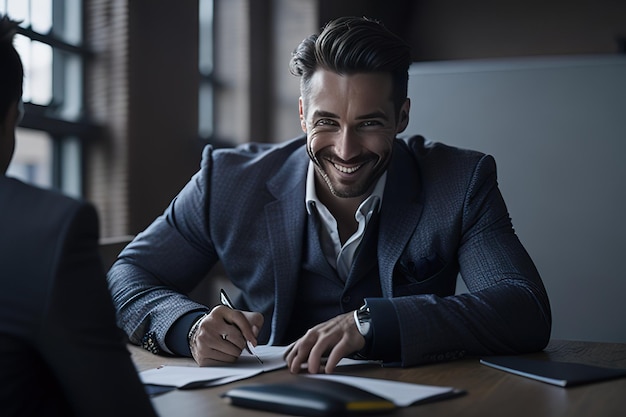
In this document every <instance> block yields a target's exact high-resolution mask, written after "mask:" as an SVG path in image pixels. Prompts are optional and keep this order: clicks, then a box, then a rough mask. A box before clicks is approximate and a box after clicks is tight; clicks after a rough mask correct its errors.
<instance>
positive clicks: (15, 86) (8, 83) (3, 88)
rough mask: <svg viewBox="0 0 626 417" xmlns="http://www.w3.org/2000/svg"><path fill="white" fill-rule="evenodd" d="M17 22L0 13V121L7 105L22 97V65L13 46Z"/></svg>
mask: <svg viewBox="0 0 626 417" xmlns="http://www.w3.org/2000/svg"><path fill="white" fill-rule="evenodd" d="M18 24H19V22H16V21H13V20H11V19H9V18H8V17H7V16H2V15H0V123H1V122H2V121H4V119H5V118H6V115H7V113H8V111H9V106H10V105H11V104H12V103H15V102H16V101H18V100H19V99H20V98H21V97H22V82H23V80H24V67H23V66H22V60H21V59H20V56H19V54H18V53H17V51H16V50H15V47H14V46H13V36H14V35H15V32H16V30H17V26H18Z"/></svg>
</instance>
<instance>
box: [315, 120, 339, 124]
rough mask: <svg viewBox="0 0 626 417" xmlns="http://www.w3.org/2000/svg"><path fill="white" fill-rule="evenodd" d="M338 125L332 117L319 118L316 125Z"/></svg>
mask: <svg viewBox="0 0 626 417" xmlns="http://www.w3.org/2000/svg"><path fill="white" fill-rule="evenodd" d="M334 125H336V123H335V121H334V120H331V119H319V120H318V121H316V122H315V126H334Z"/></svg>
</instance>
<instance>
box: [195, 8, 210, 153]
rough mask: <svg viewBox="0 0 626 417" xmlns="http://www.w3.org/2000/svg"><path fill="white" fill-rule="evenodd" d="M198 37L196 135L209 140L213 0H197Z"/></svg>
mask: <svg viewBox="0 0 626 417" xmlns="http://www.w3.org/2000/svg"><path fill="white" fill-rule="evenodd" d="M198 1H199V3H198V6H199V13H198V14H199V31H198V33H199V39H198V49H199V50H198V70H199V71H200V87H199V89H198V135H199V136H200V139H202V140H205V141H209V140H210V138H212V137H213V136H214V135H213V115H214V110H213V101H214V98H213V97H214V95H213V0H198Z"/></svg>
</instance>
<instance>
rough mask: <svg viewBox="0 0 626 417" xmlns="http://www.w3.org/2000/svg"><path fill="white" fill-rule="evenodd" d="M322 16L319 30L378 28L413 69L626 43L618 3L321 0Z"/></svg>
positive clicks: (622, 7) (610, 49) (610, 48)
mask: <svg viewBox="0 0 626 417" xmlns="http://www.w3.org/2000/svg"><path fill="white" fill-rule="evenodd" d="M319 10H320V13H319V16H320V25H322V24H323V23H324V22H327V21H328V20H329V19H332V18H335V17H338V16H341V15H366V16H369V17H374V18H377V19H379V20H381V21H382V22H383V23H384V24H385V25H386V26H387V27H388V28H389V29H391V30H393V31H394V32H395V33H397V34H398V35H400V36H402V37H404V38H405V39H407V40H408V41H409V42H410V43H411V45H412V47H413V58H414V60H415V61H438V60H450V59H473V58H498V57H512V56H532V55H562V54H568V55H575V54H598V53H600V54H602V53H616V52H619V51H620V50H621V49H623V39H624V37H625V36H626V19H625V18H624V16H626V1H623V0H506V1H502V0H475V1H466V0H417V1H410V0H398V1H374V0H363V1H361V0H346V1H335V0H321V1H320V6H319ZM620 39H622V40H621V42H622V44H621V46H620Z"/></svg>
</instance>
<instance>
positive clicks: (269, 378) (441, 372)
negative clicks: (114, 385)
mask: <svg viewBox="0 0 626 417" xmlns="http://www.w3.org/2000/svg"><path fill="white" fill-rule="evenodd" d="M129 349H130V351H131V354H132V357H133V361H134V362H135V365H136V366H137V368H138V370H140V371H141V370H145V369H150V368H154V367H157V366H159V365H162V364H168V365H190V366H194V363H193V361H192V360H191V359H183V358H167V357H162V356H155V355H152V354H151V353H148V352H146V351H144V350H142V349H140V348H138V347H136V346H130V347H129ZM527 356H528V357H533V358H539V359H551V360H558V361H570V362H579V363H586V364H592V365H600V366H606V367H612V368H626V343H595V342H579V341H563V340H553V341H551V342H550V344H549V345H548V347H547V348H546V349H545V350H544V351H543V352H539V353H534V354H530V355H527ZM337 373H341V374H346V375H356V376H367V377H373V378H382V379H392V380H396V381H405V382H413V383H417V384H425V385H440V386H452V387H455V388H461V389H464V390H466V391H467V394H466V395H464V396H461V397H457V398H452V399H448V400H444V401H439V402H434V403H428V404H422V405H416V406H412V407H407V408H401V409H398V410H397V411H396V412H395V413H393V415H394V416H429V417H436V416H446V417H450V416H477V417H485V416H504V417H516V416H531V417H543V416H550V417H555V416H568V417H570V416H571V417H576V416H585V417H612V416H615V417H618V416H620V417H622V416H626V378H621V379H617V380H612V381H605V382H599V383H594V384H589V385H583V386H578V387H571V388H561V387H557V386H553V385H549V384H546V383H543V382H538V381H535V380H531V379H528V378H524V377H520V376H516V375H512V374H509V373H506V372H503V371H499V370H496V369H492V368H490V367H487V366H484V365H481V364H480V363H479V362H478V358H466V359H461V360H457V361H453V362H446V363H439V364H433V365H425V366H416V367H412V368H406V369H403V368H381V367H377V366H354V367H346V368H340V370H339V372H337ZM289 378H293V375H291V374H289V372H288V371H287V370H286V369H283V370H278V371H273V372H269V373H265V374H262V375H259V376H255V377H254V378H252V379H248V380H243V381H238V382H234V383H231V384H227V385H222V386H218V387H214V388H204V389H195V390H186V391H184V390H174V391H170V392H168V393H165V394H162V395H159V396H155V397H153V398H152V402H153V404H154V405H155V407H156V409H157V411H158V413H159V415H160V416H162V417H169V416H172V417H186V416H190V417H191V416H202V417H206V416H237V417H246V416H266V417H267V416H269V415H271V414H270V413H267V412H263V411H255V410H249V409H243V408H238V407H234V406H231V405H229V404H227V403H226V402H225V401H224V400H223V399H221V398H220V394H222V393H223V392H225V391H227V390H228V389H229V388H232V387H234V386H237V385H244V384H250V383H269V382H277V381H282V380H288V379H289Z"/></svg>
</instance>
